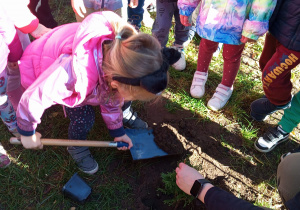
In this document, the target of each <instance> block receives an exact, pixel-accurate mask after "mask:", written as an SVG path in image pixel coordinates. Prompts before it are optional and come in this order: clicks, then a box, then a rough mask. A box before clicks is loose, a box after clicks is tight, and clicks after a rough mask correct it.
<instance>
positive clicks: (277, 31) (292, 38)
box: [250, 0, 300, 152]
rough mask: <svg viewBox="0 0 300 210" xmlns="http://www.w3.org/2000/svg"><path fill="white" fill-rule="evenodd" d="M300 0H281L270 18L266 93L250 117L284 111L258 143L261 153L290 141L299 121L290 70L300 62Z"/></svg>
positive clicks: (264, 59)
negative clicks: (276, 123)
mask: <svg viewBox="0 0 300 210" xmlns="http://www.w3.org/2000/svg"><path fill="white" fill-rule="evenodd" d="M299 25H300V2H299V1H298V0H278V1H277V5H276V8H275V11H274V13H273V15H272V18H271V19H270V28H269V33H268V34H267V35H266V40H265V45H264V49H263V52H262V54H261V57H260V60H259V64H260V68H261V70H262V83H263V89H264V93H265V96H264V97H262V98H260V99H257V100H255V101H254V102H252V103H251V113H250V115H251V117H252V118H253V119H254V120H257V121H263V120H264V119H265V118H266V117H267V116H268V115H270V114H272V113H274V112H276V111H278V110H280V109H285V110H284V115H283V116H282V118H281V121H280V122H279V124H278V125H277V126H276V127H273V128H271V129H270V130H268V131H267V132H266V133H264V134H263V136H262V137H260V138H259V139H258V140H256V142H255V144H254V145H255V148H256V149H257V150H258V151H260V152H270V151H271V150H273V149H274V148H275V147H276V146H277V145H278V144H280V143H282V142H284V141H286V140H288V136H289V133H290V132H292V130H293V129H294V128H295V127H297V125H298V124H299V122H300V92H298V93H297V94H296V95H295V96H294V97H292V94H291V93H292V88H293V85H292V83H291V71H292V69H293V68H295V67H296V66H297V65H299V64H300V31H299V30H298V29H299Z"/></svg>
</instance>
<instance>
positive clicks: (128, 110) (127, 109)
mask: <svg viewBox="0 0 300 210" xmlns="http://www.w3.org/2000/svg"><path fill="white" fill-rule="evenodd" d="M131 103H132V101H127V102H125V103H124V105H123V106H122V111H123V125H124V127H127V128H131V129H145V128H148V124H147V123H146V122H145V121H143V120H142V119H141V118H139V117H138V116H137V113H136V112H134V111H133V110H132V107H131Z"/></svg>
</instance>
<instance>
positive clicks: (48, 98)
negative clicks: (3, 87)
mask: <svg viewBox="0 0 300 210" xmlns="http://www.w3.org/2000/svg"><path fill="white" fill-rule="evenodd" d="M71 61H72V57H71V56H68V55H62V56H60V57H59V58H57V59H56V61H55V62H54V63H53V64H52V65H51V66H50V67H49V68H48V69H47V70H46V71H44V72H43V73H42V74H41V75H40V76H39V77H38V78H37V79H36V80H35V81H34V82H33V84H31V85H30V86H29V87H28V89H27V90H26V91H25V92H24V93H23V95H22V97H21V100H20V103H19V105H18V109H17V121H18V130H19V132H20V134H21V135H27V136H28V135H30V134H31V135H32V134H33V133H34V130H35V129H36V127H37V124H39V123H40V122H41V117H42V115H43V113H44V111H45V109H47V108H49V107H50V106H52V105H54V104H62V105H66V104H65V102H64V99H66V98H68V97H71V96H72V95H73V93H74V91H73V89H68V85H67V84H68V82H69V78H70V74H71V71H72V70H71V69H72V67H71ZM32 132H33V133H32Z"/></svg>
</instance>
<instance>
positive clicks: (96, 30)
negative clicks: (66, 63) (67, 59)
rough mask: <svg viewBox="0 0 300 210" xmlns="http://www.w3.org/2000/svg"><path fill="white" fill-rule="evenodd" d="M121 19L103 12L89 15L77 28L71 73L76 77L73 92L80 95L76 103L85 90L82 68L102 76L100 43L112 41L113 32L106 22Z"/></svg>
mask: <svg viewBox="0 0 300 210" xmlns="http://www.w3.org/2000/svg"><path fill="white" fill-rule="evenodd" d="M110 19H111V20H116V19H121V18H120V17H119V16H118V15H117V14H115V13H113V12H110V11H105V12H96V13H93V14H91V15H89V16H88V17H87V18H86V19H85V20H84V21H83V22H82V23H81V24H80V26H79V27H78V29H77V31H76V34H75V37H74V41H73V46H72V49H73V52H72V54H73V61H72V62H73V72H74V73H75V75H76V81H74V87H75V91H76V92H78V93H80V94H81V96H82V97H80V96H79V98H78V99H79V101H78V103H81V102H82V101H83V100H84V98H85V96H86V94H87V93H86V90H87V88H86V87H87V86H88V84H87V80H86V71H81V69H82V68H86V69H87V68H93V67H96V68H97V71H98V75H100V76H102V75H103V72H102V68H101V66H102V63H100V62H99V61H100V60H101V61H102V58H103V54H102V42H103V41H105V40H113V39H114V37H115V34H114V31H113V29H112V27H111V25H110V23H109V22H108V20H110Z"/></svg>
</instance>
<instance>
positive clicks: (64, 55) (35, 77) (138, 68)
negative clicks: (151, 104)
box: [17, 11, 180, 174]
mask: <svg viewBox="0 0 300 210" xmlns="http://www.w3.org/2000/svg"><path fill="white" fill-rule="evenodd" d="M163 52H168V53H169V54H168V55H169V56H168V57H169V58H170V57H172V56H171V55H173V60H174V59H175V60H176V59H179V58H180V55H179V54H177V53H176V52H175V51H174V50H172V49H167V50H164V51H163ZM170 53H172V54H170ZM175 60H174V61H175ZM170 62H171V64H172V63H173V61H170ZM168 66H169V60H166V59H165V57H163V54H162V51H161V47H160V44H159V43H158V42H157V40H156V39H155V38H154V37H152V36H150V35H147V34H144V33H139V34H138V33H137V32H136V30H135V29H134V28H133V26H131V25H130V24H128V23H126V22H123V20H122V19H121V18H120V17H119V16H118V15H116V14H115V13H113V12H110V11H106V12H96V13H93V14H91V15H89V16H88V17H87V18H86V19H85V20H84V21H83V22H82V23H70V24H66V25H63V26H60V27H57V28H55V29H53V30H52V31H51V32H49V33H47V34H45V35H44V36H43V37H41V38H40V39H38V40H35V41H34V42H33V43H31V44H30V45H29V46H28V47H27V49H26V51H25V52H24V54H23V56H22V58H21V62H20V73H21V84H22V87H23V88H24V89H26V90H25V92H24V93H23V95H22V97H21V100H20V102H19V105H18V110H17V120H18V131H19V133H20V134H21V141H22V144H23V146H24V147H25V148H42V144H41V141H40V137H41V135H40V134H39V133H37V132H35V130H36V127H37V124H39V123H40V121H41V117H42V115H43V113H44V110H45V109H47V108H49V107H50V106H52V105H54V104H61V105H64V106H65V110H66V114H67V115H68V117H69V118H70V125H69V132H68V134H69V136H68V137H69V139H80V140H85V139H86V138H87V134H88V132H89V130H90V129H91V128H92V126H93V124H94V120H95V116H94V109H93V107H92V106H100V110H101V115H102V118H103V120H104V122H105V123H106V126H107V128H108V129H109V133H110V135H111V136H112V137H114V141H123V142H126V143H128V144H129V146H128V149H130V148H131V147H132V146H133V145H132V142H131V140H130V138H129V137H128V136H127V135H126V134H125V130H124V128H123V123H122V119H123V113H122V110H121V106H122V105H123V103H124V100H127V101H129V100H150V99H153V98H155V97H156V96H157V95H159V94H160V93H161V91H163V90H164V89H165V88H166V86H167V81H168V79H167V70H168ZM122 149H127V148H126V147H123V148H122ZM68 152H69V153H70V154H71V156H72V157H73V159H74V160H75V161H76V163H77V165H78V167H79V169H80V170H82V171H83V172H85V173H88V174H94V173H96V172H97V170H98V164H97V162H96V161H95V160H94V158H93V157H92V155H91V153H90V151H89V149H88V148H87V147H68Z"/></svg>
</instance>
